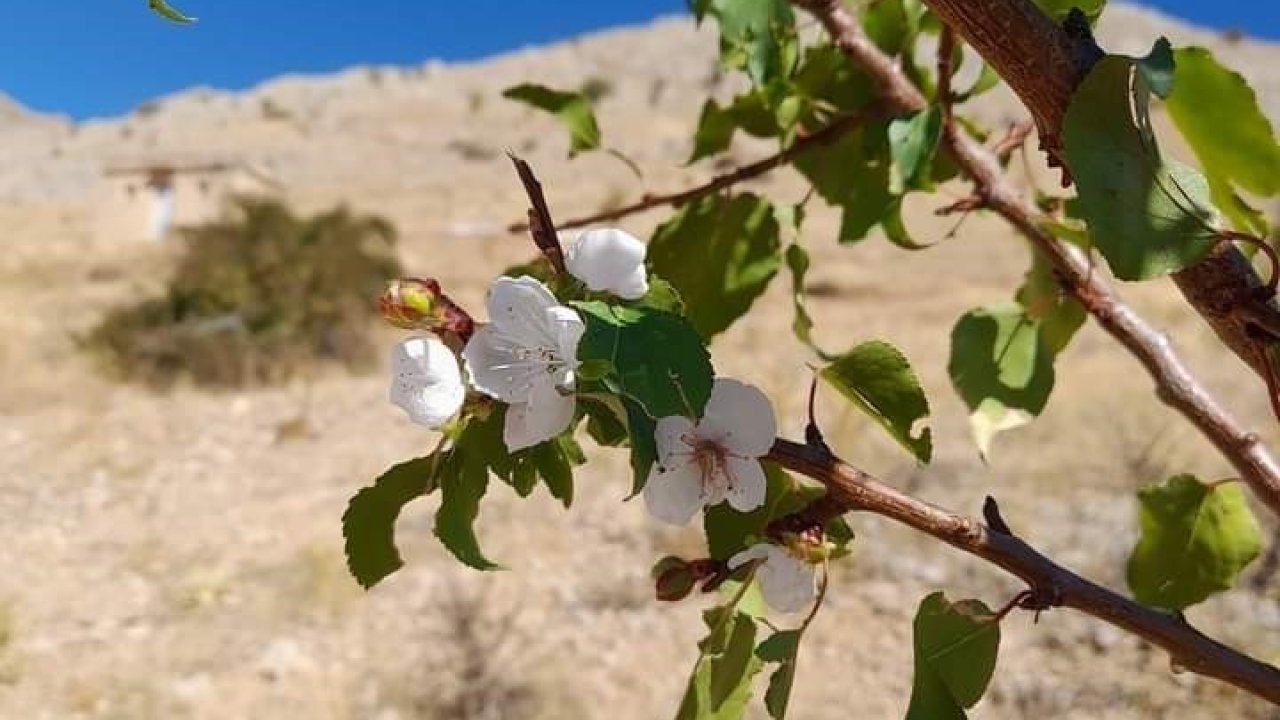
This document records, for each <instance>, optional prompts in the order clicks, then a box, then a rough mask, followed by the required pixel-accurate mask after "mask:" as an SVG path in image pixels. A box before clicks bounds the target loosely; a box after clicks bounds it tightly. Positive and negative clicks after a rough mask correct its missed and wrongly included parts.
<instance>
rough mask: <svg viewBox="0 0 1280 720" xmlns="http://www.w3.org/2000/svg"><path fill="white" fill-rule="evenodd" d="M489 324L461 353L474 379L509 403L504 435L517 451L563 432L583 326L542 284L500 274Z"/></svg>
mask: <svg viewBox="0 0 1280 720" xmlns="http://www.w3.org/2000/svg"><path fill="white" fill-rule="evenodd" d="M488 308H489V324H487V325H482V326H480V327H478V328H476V331H475V334H473V335H472V336H471V339H470V340H468V341H467V346H466V347H465V348H464V349H463V351H462V355H463V357H464V358H466V361H467V372H468V374H469V375H470V376H471V384H472V385H474V386H475V387H476V389H477V390H479V391H480V392H483V393H485V394H486V395H489V396H492V397H495V398H497V399H499V400H501V401H503V402H505V403H508V404H509V405H510V407H508V408H507V417H506V422H505V425H504V426H503V428H502V439H503V441H504V442H506V444H507V449H508V450H511V451H513V452H514V451H516V450H519V449H521V448H526V447H530V446H533V445H537V444H538V443H540V442H543V441H545V440H550V439H551V438H553V437H555V436H556V435H559V434H560V433H561V432H564V429H565V428H567V427H569V423H571V422H572V421H573V408H574V402H573V395H572V392H571V391H572V390H573V383H574V377H573V372H574V370H575V369H576V368H577V367H578V341H579V340H580V339H581V338H582V332H583V330H584V329H585V326H584V325H583V324H582V318H580V317H578V313H576V312H574V311H573V310H572V309H570V308H567V307H564V306H563V305H560V304H559V303H557V302H556V298H555V296H554V295H552V294H551V291H550V290H548V289H547V288H546V286H545V285H543V284H542V283H540V282H538V281H537V280H535V279H533V278H531V277H528V276H522V277H518V278H509V277H500V278H498V279H497V280H496V281H494V283H493V286H492V287H490V288H489V299H488Z"/></svg>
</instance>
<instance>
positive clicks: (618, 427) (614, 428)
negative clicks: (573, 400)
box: [578, 392, 627, 447]
mask: <svg viewBox="0 0 1280 720" xmlns="http://www.w3.org/2000/svg"><path fill="white" fill-rule="evenodd" d="M578 410H579V411H580V412H581V413H582V414H583V415H585V416H586V418H587V435H589V436H590V437H591V439H592V440H595V441H596V442H597V443H599V444H600V445H601V446H603V447H618V446H619V445H622V444H624V443H626V442H627V412H626V409H625V408H623V407H622V401H621V400H619V399H618V398H617V397H616V396H613V395H606V394H604V393H600V394H598V395H593V394H584V393H581V392H579V393H578Z"/></svg>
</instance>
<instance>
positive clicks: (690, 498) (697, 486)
mask: <svg viewBox="0 0 1280 720" xmlns="http://www.w3.org/2000/svg"><path fill="white" fill-rule="evenodd" d="M704 501H705V497H704V492H703V485H702V474H701V473H700V471H699V469H698V466H697V465H696V464H694V463H689V462H676V463H673V464H671V465H667V466H666V468H665V470H659V469H658V467H657V466H654V468H653V469H652V470H650V471H649V479H648V481H647V482H646V483H645V485H644V504H645V507H647V508H649V514H650V515H652V516H654V517H655V518H657V519H659V520H661V521H663V522H665V523H670V524H672V525H688V524H689V521H690V520H692V519H693V516H694V515H697V514H698V511H699V510H701V509H702V506H703V505H704V504H705V502H704Z"/></svg>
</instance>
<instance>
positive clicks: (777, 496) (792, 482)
mask: <svg viewBox="0 0 1280 720" xmlns="http://www.w3.org/2000/svg"><path fill="white" fill-rule="evenodd" d="M762 466H763V467H764V473H765V479H766V481H767V485H766V486H765V500H764V503H763V504H762V505H761V506H760V507H758V508H756V509H755V510H752V511H751V512H748V513H743V512H738V511H737V510H734V509H733V508H732V507H730V506H729V504H728V503H720V504H719V505H713V506H711V507H709V508H707V509H706V511H705V512H704V513H703V515H702V527H703V532H704V534H705V535H706V537H707V554H708V555H709V556H710V557H712V558H715V559H717V560H728V559H729V558H730V557H732V556H733V555H735V554H737V553H738V551H740V550H744V549H746V547H747V546H748V544H750V543H752V542H754V540H758V539H760V538H762V537H764V531H765V528H766V527H767V526H768V525H769V523H770V522H772V521H774V520H776V519H778V518H780V517H782V516H783V515H786V514H788V513H793V512H796V511H798V510H800V509H802V508H804V507H805V506H806V505H808V504H809V503H811V502H813V501H814V500H817V499H818V498H819V497H822V495H823V493H824V492H825V491H824V490H823V488H822V486H820V485H810V484H807V483H802V482H800V481H799V480H797V479H796V478H795V477H793V476H791V475H789V474H787V473H786V472H784V471H783V470H781V469H780V468H778V467H777V466H776V465H774V464H773V463H762Z"/></svg>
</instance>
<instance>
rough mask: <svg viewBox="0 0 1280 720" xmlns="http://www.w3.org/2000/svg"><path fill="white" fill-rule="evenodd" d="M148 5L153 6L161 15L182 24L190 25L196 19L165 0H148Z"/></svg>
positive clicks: (153, 9) (152, 8)
mask: <svg viewBox="0 0 1280 720" xmlns="http://www.w3.org/2000/svg"><path fill="white" fill-rule="evenodd" d="M147 7H149V8H151V10H152V11H153V12H155V13H156V14H157V15H159V16H160V17H162V18H164V19H166V20H171V21H173V22H176V23H179V24H182V25H188V24H190V23H193V22H195V21H196V19H195V18H193V17H190V16H189V15H187V14H186V13H183V12H182V11H181V10H179V9H177V8H175V7H174V6H173V5H170V4H169V3H168V2H166V1H165V0H147Z"/></svg>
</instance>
